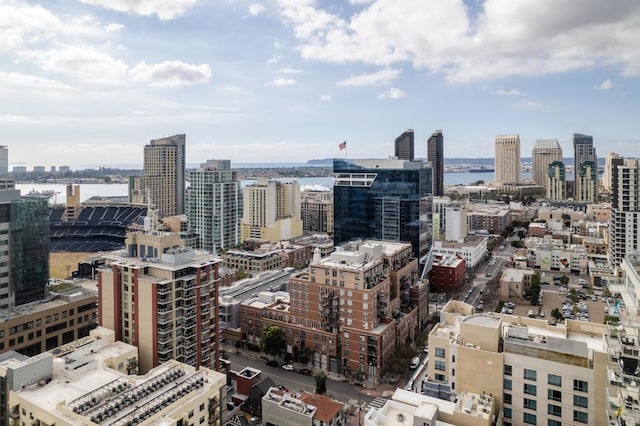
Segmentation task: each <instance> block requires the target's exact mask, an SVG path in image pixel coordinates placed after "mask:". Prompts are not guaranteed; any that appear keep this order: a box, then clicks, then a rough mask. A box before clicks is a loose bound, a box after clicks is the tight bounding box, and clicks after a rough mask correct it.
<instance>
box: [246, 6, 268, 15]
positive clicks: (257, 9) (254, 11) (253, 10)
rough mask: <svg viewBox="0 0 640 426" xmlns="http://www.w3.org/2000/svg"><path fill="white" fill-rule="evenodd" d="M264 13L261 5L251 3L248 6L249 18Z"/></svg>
mask: <svg viewBox="0 0 640 426" xmlns="http://www.w3.org/2000/svg"><path fill="white" fill-rule="evenodd" d="M264 11H265V7H264V5H263V4H261V3H252V4H250V5H249V14H250V15H251V16H258V15H260V14H261V13H262V12H264Z"/></svg>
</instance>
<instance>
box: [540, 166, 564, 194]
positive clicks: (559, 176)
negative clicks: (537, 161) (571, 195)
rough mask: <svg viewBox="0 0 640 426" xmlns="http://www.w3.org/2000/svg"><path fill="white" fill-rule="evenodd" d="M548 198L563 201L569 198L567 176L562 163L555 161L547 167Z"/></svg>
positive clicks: (546, 185)
mask: <svg viewBox="0 0 640 426" xmlns="http://www.w3.org/2000/svg"><path fill="white" fill-rule="evenodd" d="M545 187H546V188H547V198H548V199H550V200H553V201H562V200H564V199H566V198H567V175H566V171H565V167H564V163H563V162H562V161H554V162H553V163H551V164H549V165H548V166H547V181H546V183H545Z"/></svg>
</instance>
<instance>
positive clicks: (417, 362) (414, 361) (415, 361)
mask: <svg viewBox="0 0 640 426" xmlns="http://www.w3.org/2000/svg"><path fill="white" fill-rule="evenodd" d="M419 365H420V358H419V357H417V356H414V357H413V358H412V359H411V364H410V365H409V368H411V369H412V370H415V369H416V368H418V366H419Z"/></svg>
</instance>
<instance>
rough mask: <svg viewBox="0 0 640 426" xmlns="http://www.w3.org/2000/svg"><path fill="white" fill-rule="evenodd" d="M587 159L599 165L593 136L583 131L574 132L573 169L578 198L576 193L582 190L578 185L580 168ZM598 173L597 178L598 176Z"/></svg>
mask: <svg viewBox="0 0 640 426" xmlns="http://www.w3.org/2000/svg"><path fill="white" fill-rule="evenodd" d="M585 161H591V162H592V163H593V164H595V165H596V167H597V166H598V157H597V156H596V149H595V148H594V147H593V136H589V135H583V134H581V133H574V134H573V171H574V182H575V183H574V191H575V194H574V198H576V199H578V197H577V196H576V194H578V192H579V191H580V188H579V187H578V185H579V183H578V173H577V172H578V169H579V168H580V166H581V165H582V163H584V162H585ZM597 176H598V175H597V173H596V178H597Z"/></svg>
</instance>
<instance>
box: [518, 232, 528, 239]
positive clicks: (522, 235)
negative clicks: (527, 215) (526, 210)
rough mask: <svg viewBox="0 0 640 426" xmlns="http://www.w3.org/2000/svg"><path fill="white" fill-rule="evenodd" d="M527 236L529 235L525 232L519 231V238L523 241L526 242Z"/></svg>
mask: <svg viewBox="0 0 640 426" xmlns="http://www.w3.org/2000/svg"><path fill="white" fill-rule="evenodd" d="M526 236H527V233H526V232H524V231H522V230H521V231H518V238H520V239H521V240H524V238H525V237H526Z"/></svg>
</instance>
